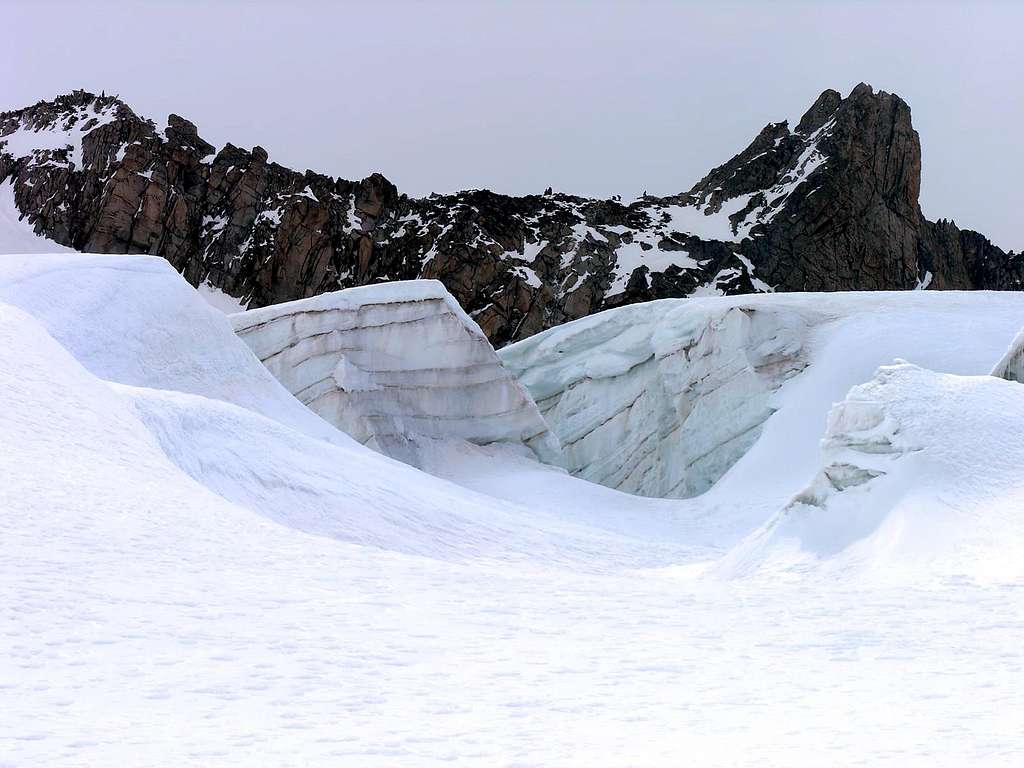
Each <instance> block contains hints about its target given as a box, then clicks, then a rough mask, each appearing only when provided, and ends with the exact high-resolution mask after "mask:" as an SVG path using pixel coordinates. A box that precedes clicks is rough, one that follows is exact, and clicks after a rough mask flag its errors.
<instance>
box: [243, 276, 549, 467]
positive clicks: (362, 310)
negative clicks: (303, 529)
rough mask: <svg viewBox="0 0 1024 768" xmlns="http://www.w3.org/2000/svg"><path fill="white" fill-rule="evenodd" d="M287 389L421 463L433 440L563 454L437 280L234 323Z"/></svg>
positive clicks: (287, 306) (339, 296) (281, 307)
mask: <svg viewBox="0 0 1024 768" xmlns="http://www.w3.org/2000/svg"><path fill="white" fill-rule="evenodd" d="M231 321H232V324H233V325H234V328H235V331H236V333H237V334H238V335H239V336H240V337H241V338H242V339H243V340H244V341H245V342H246V343H247V344H248V345H249V347H250V348H251V349H252V350H253V351H254V352H255V353H256V356H257V357H259V359H260V360H262V361H263V363H264V364H265V365H266V366H267V368H269V369H270V371H271V372H272V373H273V374H274V376H276V377H277V379H278V380H279V381H280V382H281V383H282V384H284V386H285V388H286V389H288V390H289V391H290V392H291V393H292V394H294V395H295V396H296V397H297V398H298V399H299V400H300V401H302V402H303V403H305V404H306V405H307V406H309V408H311V409H312V410H313V411H315V412H316V413H317V414H319V415H320V416H321V417H323V418H324V419H326V420H327V421H329V422H330V423H331V424H334V425H335V426H337V427H339V428H340V429H342V430H344V431H345V432H347V433H348V434H350V435H352V436H353V437H354V438H356V439H357V440H359V441H360V442H362V443H364V444H366V445H368V446H370V447H372V448H374V449H376V450H378V451H380V452H382V453H384V454H387V455H389V456H392V457H394V458H397V459H400V460H402V461H405V462H407V463H410V464H414V465H417V466H418V465H419V464H420V463H421V461H420V458H421V451H422V450H423V448H424V446H425V445H426V444H427V443H426V442H425V441H428V440H431V439H442V440H446V439H457V440H467V441H469V442H472V443H476V444H481V445H486V444H490V443H505V444H512V445H516V446H521V447H522V448H523V449H524V450H526V451H528V452H529V453H530V454H531V455H535V456H537V457H539V458H542V459H545V460H547V461H553V460H554V457H555V455H556V454H557V451H558V446H557V442H556V441H555V440H554V438H553V437H552V435H551V433H550V432H549V430H548V428H547V424H546V423H545V421H544V419H543V417H542V416H541V414H540V412H539V411H538V409H537V406H536V405H534V403H533V401H532V400H531V398H530V396H529V395H528V394H527V392H526V391H525V389H524V388H523V387H522V385H520V384H519V382H517V381H516V379H515V378H514V377H513V376H511V375H510V374H509V373H508V371H506V370H505V368H504V366H503V365H502V363H501V361H500V360H499V358H498V356H497V355H496V354H495V352H494V349H493V348H492V347H491V345H490V343H489V342H488V341H487V338H486V337H485V336H484V335H483V334H482V333H481V332H480V329H479V328H478V327H477V325H476V323H474V322H473V321H472V320H471V319H470V318H469V317H468V316H467V315H466V314H465V313H464V312H463V311H462V309H461V308H460V307H459V305H458V303H457V302H456V301H455V300H454V299H453V298H452V297H451V295H450V294H449V293H448V292H447V291H446V290H445V288H444V286H443V285H442V284H441V283H440V282H438V281H436V280H414V281H406V282H394V283H381V284H379V285H370V286H363V287H360V288H350V289H348V290H344V291H337V292H334V293H329V294H323V295H320V296H316V297H313V298H310V299H302V300H300V301H293V302H287V303H284V304H277V305H274V306H271V307H265V308H262V309H257V310H250V311H248V312H244V313H240V314H237V315H232V316H231Z"/></svg>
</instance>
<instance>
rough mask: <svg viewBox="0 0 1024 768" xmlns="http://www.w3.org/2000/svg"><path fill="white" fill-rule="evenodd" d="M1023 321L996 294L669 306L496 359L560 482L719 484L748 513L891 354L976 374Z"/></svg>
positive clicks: (630, 309) (632, 311) (790, 485)
mask: <svg viewBox="0 0 1024 768" xmlns="http://www.w3.org/2000/svg"><path fill="white" fill-rule="evenodd" d="M1022 318H1024V297H1022V296H1021V295H1019V294H1011V293H1004V294H999V293H987V292H975V293H964V292H942V293H930V292H861V293H834V294H770V295H759V296H737V297H721V298H718V297H714V298H689V299H678V300H677V299H668V300H663V301H655V302H650V303H647V304H636V305H631V306H627V307H622V308H619V309H614V310H610V311H607V312H602V313H599V314H596V315H592V316H590V317H587V318H583V319H581V320H577V321H575V322H572V323H567V324H566V325H563V326H560V327H558V328H554V329H551V330H549V331H546V332H544V333H541V334H538V335H536V336H534V337H532V338H530V339H527V340H525V341H522V342H519V343H517V344H514V345H512V346H509V347H506V348H505V349H503V350H501V351H500V352H499V355H500V356H501V358H502V360H503V361H504V362H505V364H506V366H508V367H509V369H510V370H512V371H513V372H514V373H515V374H516V375H517V376H518V377H519V379H520V381H522V382H523V384H525V385H526V387H527V389H528V390H529V391H530V393H531V394H532V395H533V396H534V398H535V399H536V401H537V403H538V405H539V406H540V409H541V412H542V413H543V415H544V418H545V420H546V421H547V423H548V424H549V425H550V427H551V429H552V430H553V431H554V432H555V434H556V435H557V437H558V439H559V441H560V442H561V444H562V446H563V453H562V455H561V457H560V459H559V462H558V463H559V464H560V466H563V467H564V468H566V469H567V470H568V471H570V472H571V473H572V474H574V475H577V476H579V477H582V478H585V479H588V480H591V481H593V482H597V483H601V484H603V485H608V486H610V487H612V488H617V489H619V490H624V491H628V492H631V493H638V494H643V495H649V496H659V497H692V496H695V495H697V494H701V493H703V492H705V491H707V490H708V489H709V488H711V487H712V486H713V485H714V484H715V483H717V482H719V481H720V480H722V479H723V478H726V477H728V482H727V486H728V488H725V489H722V490H723V492H724V493H723V494H719V495H720V496H721V501H722V503H723V505H725V506H729V504H730V500H729V498H727V497H728V496H729V494H730V493H731V490H730V489H732V490H734V491H735V492H736V493H737V494H738V495H739V496H740V497H742V498H743V506H744V507H746V508H749V507H750V504H751V502H752V499H754V500H756V499H757V498H758V497H764V498H765V499H768V498H771V499H772V500H773V501H774V502H777V503H784V500H785V499H786V498H788V497H789V496H791V495H792V493H793V492H795V490H796V489H797V488H798V487H799V485H800V484H801V483H803V482H805V478H806V476H807V473H809V472H810V471H813V467H814V465H815V462H816V461H817V454H816V449H817V441H818V439H819V438H820V436H821V430H822V428H823V426H824V423H825V417H826V414H827V413H828V409H829V408H830V407H831V405H832V403H834V402H835V401H836V400H838V399H840V398H842V397H843V396H844V395H845V393H846V392H847V391H848V390H849V388H850V387H851V386H853V385H855V384H857V383H859V382H862V381H864V380H865V378H867V377H868V376H870V375H871V373H872V372H873V371H874V370H875V369H876V368H877V367H878V366H879V365H884V364H886V363H890V362H892V360H893V359H894V358H896V357H902V358H906V359H910V360H912V361H913V362H915V363H918V364H920V365H923V366H926V367H929V368H934V369H937V370H942V371H946V372H950V373H965V374H980V373H985V372H987V371H988V370H989V369H990V366H991V360H992V359H994V358H995V357H996V356H998V355H999V354H1001V352H1002V351H1003V350H1004V349H1005V348H1006V343H1007V340H1008V339H1010V338H1012V336H1013V335H1014V334H1015V333H1016V331H1017V330H1018V328H1019V326H1020V324H1021V319H1022ZM750 452H753V456H752V457H751V459H750V460H749V461H748V460H746V457H747V455H748V453H750ZM801 473H803V474H801ZM780 494H781V495H780ZM733 506H734V507H736V506H737V505H735V504H733ZM777 508H778V507H777V506H776V507H774V509H777ZM763 519H764V518H762V520H763Z"/></svg>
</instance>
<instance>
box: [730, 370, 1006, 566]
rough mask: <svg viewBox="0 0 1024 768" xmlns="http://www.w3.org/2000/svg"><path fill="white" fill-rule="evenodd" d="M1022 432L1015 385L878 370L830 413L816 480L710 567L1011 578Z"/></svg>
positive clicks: (923, 372)
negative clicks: (715, 564)
mask: <svg viewBox="0 0 1024 768" xmlns="http://www.w3.org/2000/svg"><path fill="white" fill-rule="evenodd" d="M965 414H969V417H967V418H965ZM1022 432H1024V390H1022V389H1021V388H1020V387H1018V386H1017V385H1015V384H1011V383H1009V382H1006V381H1003V380H1000V379H996V378H993V377H989V376H954V375H950V374H940V373H935V372H933V371H929V370H926V369H923V368H919V367H917V366H914V365H910V364H907V363H900V364H896V365H892V366H885V367H882V368H880V369H879V370H878V371H877V373H876V374H875V376H874V378H873V379H872V380H871V381H869V382H868V383H866V384H862V385H859V386H856V387H854V388H853V389H851V390H850V392H849V394H848V395H847V397H846V399H845V400H843V401H842V402H840V403H838V404H837V405H836V406H835V407H834V408H833V409H832V411H831V413H830V414H829V420H828V427H827V430H826V433H825V438H824V440H823V441H822V454H823V460H822V468H821V470H820V471H819V472H818V474H817V476H816V477H815V478H814V480H813V482H812V483H811V484H810V485H809V486H808V487H807V488H806V489H804V490H803V491H802V492H801V493H799V494H798V495H797V496H796V497H795V498H794V499H793V500H792V502H790V503H789V504H788V505H787V506H786V507H785V509H783V510H782V511H781V512H780V513H779V514H777V515H776V516H775V517H774V518H773V519H772V520H770V521H769V522H768V523H767V524H766V525H765V526H763V527H762V528H761V529H759V530H758V531H756V532H755V533H753V534H752V535H751V536H750V537H748V539H746V540H745V541H744V542H742V543H741V544H740V545H739V546H738V547H736V548H735V550H733V551H732V552H731V553H730V554H729V555H728V556H726V558H724V560H723V561H722V562H721V563H720V564H719V565H718V566H717V567H716V570H717V571H718V572H719V573H721V574H723V575H729V576H746V575H751V574H755V573H762V574H763V573H765V572H784V573H790V574H797V573H805V572H811V571H813V572H821V573H826V574H833V575H835V574H842V575H844V576H848V575H850V574H852V573H857V574H871V575H875V576H878V577H884V578H902V577H906V576H910V577H918V576H927V575H932V576H934V575H939V576H942V577H946V578H948V577H951V576H952V577H961V576H962V577H967V578H975V579H981V580H988V579H993V580H999V581H1004V580H1016V579H1019V578H1021V576H1024V517H1022V516H1021V514H1020V510H1021V509H1022V508H1024V477H1021V475H1020V471H1019V468H1020V466H1021V462H1022V461H1024V442H1022V441H1021V440H1020V439H1019V435H1020V434H1022Z"/></svg>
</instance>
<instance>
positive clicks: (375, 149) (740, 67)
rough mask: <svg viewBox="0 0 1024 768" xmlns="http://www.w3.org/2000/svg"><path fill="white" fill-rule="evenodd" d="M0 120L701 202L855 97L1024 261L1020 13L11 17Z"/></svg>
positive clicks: (860, 7) (12, 13) (757, 9)
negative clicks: (122, 112) (112, 128)
mask: <svg viewBox="0 0 1024 768" xmlns="http://www.w3.org/2000/svg"><path fill="white" fill-rule="evenodd" d="M3 17H4V18H5V19H6V21H7V22H9V24H10V26H9V27H8V30H9V31H8V34H7V35H6V36H5V41H4V44H3V46H0V72H2V73H3V75H2V78H0V109H3V108H15V107H19V106H24V105H27V104H29V103H32V102H34V101H38V100H39V99H43V98H49V97H51V96H53V95H54V94H56V93H57V92H64V91H68V90H72V89H74V88H87V89H90V90H95V91H100V90H106V91H107V92H115V93H119V94H120V95H121V97H122V98H123V99H125V100H126V101H127V102H128V103H129V104H131V105H132V106H133V108H135V110H136V111H137V112H139V113H141V114H143V115H145V116H147V117H150V118H153V119H154V120H156V121H157V122H158V123H159V124H161V125H163V124H164V123H163V121H164V120H165V119H166V117H167V114H168V113H169V112H177V113H179V114H181V115H183V116H185V117H187V118H189V119H191V120H193V121H194V122H195V123H197V125H198V126H199V130H200V133H201V135H202V136H203V137H204V138H206V139H207V140H208V141H210V142H212V143H215V144H217V145H221V144H223V143H224V142H226V141H232V142H234V143H236V144H239V145H242V146H252V145H255V144H260V145H262V146H264V147H266V148H267V150H268V151H269V152H270V155H271V158H272V159H274V160H277V161H278V162H281V163H283V164H285V165H289V166H292V167H295V168H299V169H304V168H312V169H314V170H318V171H323V172H326V173H330V174H332V175H335V176H343V177H346V178H361V177H362V176H365V175H366V174H368V173H370V172H372V171H381V172H382V173H384V174H385V175H386V176H387V177H388V178H390V179H391V180H392V181H394V182H395V183H396V184H397V185H398V186H399V188H400V189H401V190H403V191H405V192H408V193H409V194H412V195H424V194H427V193H429V192H432V191H436V192H450V191H455V190H458V189H463V188H467V187H488V188H490V189H494V190H496V191H500V192H508V193H513V194H521V193H527V192H539V191H541V190H543V189H544V187H547V186H549V185H551V186H554V187H555V188H556V189H557V190H560V191H565V192H572V193H577V194H582V195H597V196H609V195H613V194H621V195H623V197H627V198H628V197H632V196H634V195H636V194H639V193H640V192H642V191H644V190H647V191H648V192H650V193H652V194H671V193H675V192H679V191H682V190H685V189H688V188H689V187H690V186H691V185H692V184H693V183H694V182H695V181H696V180H697V179H699V178H700V177H701V176H703V175H704V173H705V172H706V171H707V170H709V169H710V168H711V167H712V166H714V165H718V164H719V163H721V162H723V161H725V160H726V159H728V158H729V157H731V156H732V155H733V154H734V153H735V152H738V151H739V150H740V149H742V148H743V147H744V146H746V144H747V143H748V142H749V141H750V139H752V138H753V136H754V135H755V134H756V133H757V131H758V130H759V129H760V128H761V127H763V126H764V125H765V124H766V123H768V122H774V121H776V120H782V119H786V118H789V119H791V120H792V119H794V118H797V117H798V116H799V115H800V114H801V113H802V111H803V110H804V109H805V108H806V107H807V106H809V105H810V104H811V102H812V101H813V100H814V98H815V97H816V96H817V95H818V93H820V92H821V91H822V90H823V89H825V88H829V87H831V88H836V89H837V90H839V91H841V92H843V93H844V95H845V94H846V93H848V92H849V90H850V89H851V88H852V87H853V86H854V85H856V84H857V83H858V82H859V81H861V80H863V81H866V82H868V83H871V84H872V85H873V86H875V88H876V89H882V90H886V91H890V92H895V93H898V94H899V95H900V96H902V97H903V98H904V99H906V100H907V102H909V104H910V105H911V108H912V109H913V115H914V124H915V127H916V128H917V130H918V132H919V133H920V134H921V142H922V146H923V155H924V170H923V191H922V207H923V209H924V212H925V214H926V215H927V216H928V217H929V218H933V219H934V218H939V217H947V218H953V219H955V220H956V222H957V223H958V224H959V225H960V226H963V227H970V228H974V229H978V230H979V231H981V232H983V233H985V234H986V235H988V236H989V237H990V238H992V240H993V241H994V242H995V243H996V244H998V245H1000V246H1002V247H1004V248H1013V249H1017V250H1020V249H1022V248H1024V216H1022V214H1021V211H1022V208H1024V193H1022V191H1021V190H1022V180H1024V152H1022V151H1021V146H1020V143H1021V135H1022V133H1024V45H1022V43H1021V40H1022V38H1021V30H1022V29H1024V4H1021V3H1014V2H963V3H953V2H941V1H939V2H928V3H924V2H887V3H877V2H853V1H852V0H847V1H845V2H843V1H835V0H833V1H832V2H828V1H827V0H826V1H824V2H816V3H811V2H766V1H762V2H700V3H698V2H676V3H656V2H585V1H584V0H563V1H562V2H548V3H535V2H505V3H499V2H486V1H485V0H479V1H477V2H471V1H470V0H462V1H460V2H454V1H452V0H448V1H445V0H432V2H411V1H407V2H387V1H386V0H378V1H377V2H371V1H368V0H360V2H352V3H348V2H334V3H327V2H302V1H300V0H292V1H291V2H285V1H284V0H275V2H230V1H224V2H214V1H213V0H211V1H210V2H199V1H198V0H165V1H164V2H124V1H120V0H118V1H115V0H109V1H107V2H99V1H97V0H81V1H80V2H73V3H62V2H46V1H45V0H5V2H4V12H3Z"/></svg>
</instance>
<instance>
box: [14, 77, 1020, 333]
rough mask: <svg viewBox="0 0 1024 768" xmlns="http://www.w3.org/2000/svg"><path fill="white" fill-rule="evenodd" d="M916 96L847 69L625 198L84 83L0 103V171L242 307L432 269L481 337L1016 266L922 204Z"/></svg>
mask: <svg viewBox="0 0 1024 768" xmlns="http://www.w3.org/2000/svg"><path fill="white" fill-rule="evenodd" d="M920 176H921V151H920V141H919V139H918V135H917V132H916V131H915V130H914V129H913V127H912V124H911V119H910V108H909V107H908V106H907V104H906V103H905V102H903V101H902V100H901V99H900V98H899V97H898V96H895V95H892V94H888V93H885V92H882V91H879V92H875V91H874V90H873V89H872V88H870V87H869V86H867V85H864V84H861V85H859V86H857V87H856V88H854V89H853V91H852V92H851V93H850V94H849V95H848V96H847V97H846V98H843V97H842V96H841V95H840V94H839V93H838V92H836V91H833V90H828V91H825V92H824V93H822V94H821V96H819V97H818V99H817V100H816V101H815V102H814V104H813V105H812V106H811V107H810V109H808V110H807V112H806V113H805V114H804V115H803V117H802V118H801V119H800V121H799V122H798V123H797V125H796V127H795V128H790V126H789V124H788V123H786V122H781V123H771V124H769V125H767V126H766V127H765V128H764V129H763V130H762V131H761V132H760V133H759V134H758V136H757V137H756V138H755V139H754V141H753V142H752V143H751V144H750V146H749V147H747V148H746V149H745V150H743V151H742V152H740V153H739V154H738V155H736V156H735V157H734V158H732V159H731V160H729V161H728V162H727V163H725V164H723V165H721V166H719V167H717V168H715V169H713V170H712V171H711V172H710V173H709V174H708V175H707V176H705V177H704V178H703V179H702V180H700V181H699V182H698V183H697V184H696V185H694V186H693V188H692V189H690V191H688V192H685V193H681V194H678V195H672V196H667V197H654V196H649V195H645V196H643V197H641V198H639V199H637V200H635V201H633V202H630V203H628V204H627V203H623V202H622V201H621V200H618V199H612V200H596V199H590V198H583V197H577V196H572V195H565V194H558V193H552V192H551V191H550V190H549V191H548V192H546V193H545V194H542V195H527V196H524V197H511V196H507V195H501V194H497V193H494V192H490V191H487V190H468V191H463V192H458V193H455V194H450V195H432V196H430V197H427V198H422V199H416V198H411V197H408V196H406V195H403V194H401V193H400V192H399V191H398V189H397V188H396V187H395V186H394V185H393V184H392V183H391V182H389V181H388V180H387V179H386V178H385V177H384V176H382V175H380V174H373V175H371V176H369V177H367V178H365V179H362V180H361V181H350V180H345V179H335V178H332V177H330V176H326V175H323V174H319V173H315V172H313V171H310V170H306V171H304V172H301V173H300V172H298V171H294V170H291V169H288V168H285V167H283V166H281V165H279V164H277V163H273V162H271V161H270V160H269V158H268V156H267V152H266V151H265V150H263V149H262V148H261V147H254V148H253V149H252V150H247V149H242V148H239V147H236V146H234V145H232V144H227V145H226V146H225V147H223V148H222V149H221V150H220V151H215V148H214V147H213V146H212V145H211V144H209V143H208V142H206V141H205V140H203V139H202V138H201V137H200V136H199V132H198V130H197V128H196V126H195V125H194V124H192V123H191V122H189V121H188V120H185V119H184V118H181V117H179V116H177V115H171V116H170V117H169V118H168V124H167V126H166V127H165V128H163V129H159V128H157V126H156V124H155V123H153V122H152V121H150V120H146V119H144V118H142V117H140V116H138V115H136V114H135V113H134V112H133V111H132V110H131V108H130V107H129V106H128V105H127V104H125V103H124V102H122V101H120V100H119V99H117V98H116V97H112V96H106V95H103V94H101V95H100V96H95V95H93V94H91V93H86V92H84V91H75V92H73V93H71V94H68V95H64V96H60V97H57V98H56V99H54V100H52V101H43V102H39V103H37V104H35V105H33V106H31V107H26V108H24V109H20V110H15V111H12V112H6V113H2V114H0V184H4V183H10V184H12V185H13V189H14V199H15V204H16V206H17V208H18V210H19V211H20V212H21V213H22V214H23V215H24V216H25V217H27V219H28V221H29V222H30V223H31V224H32V225H33V226H34V228H35V231H36V232H37V233H40V234H43V235H45V236H47V237H49V238H51V239H53V240H55V241H57V242H58V243H61V244H63V245H67V246H70V247H73V248H76V249H78V250H82V251H91V252H98V253H149V254H156V255H160V256H163V257H164V258H166V259H167V260H168V261H170V262H171V264H173V265H174V267H175V268H176V269H177V270H179V271H180V272H181V273H182V274H184V276H185V277H186V279H188V280H189V282H191V283H192V284H193V285H200V284H202V283H208V284H210V285H212V286H214V287H216V288H219V289H221V290H223V291H224V292H226V293H228V294H230V295H231V296H234V297H238V298H240V299H242V300H243V301H244V302H245V303H246V304H247V305H248V306H249V307H261V306H266V305H270V304H276V303H280V302H283V301H291V300H295V299H299V298H306V297H310V296H314V295H317V294H320V293H324V292H327V291H333V290H337V289H339V288H347V287H352V286H357V285H365V284H371V283H376V282H383V281H391V280H404V279H414V278H435V279H438V280H440V281H441V282H442V283H443V284H444V285H445V287H446V288H447V289H448V290H449V291H450V292H451V293H452V294H453V295H454V296H455V298H456V299H457V300H458V301H459V303H460V304H461V305H462V306H463V307H465V309H466V311H467V312H469V314H470V315H471V316H472V317H473V319H474V320H475V321H476V322H477V323H478V324H479V325H480V327H481V328H482V329H483V331H484V332H485V333H486V334H487V336H488V338H489V339H490V340H491V341H492V343H494V344H495V345H496V346H502V345H504V344H506V343H508V342H511V341H516V340H519V339H523V338H526V337H528V336H530V335H532V334H534V333H536V332H538V331H541V330H544V329H546V328H550V327H552V326H555V325H559V324H561V323H563V322H565V321H568V320H573V319H576V318H579V317H583V316H586V315H589V314H592V313H594V312H597V311H600V310H602V309H607V308H610V307H615V306H621V305H624V304H630V303H635V302H638V301H648V300H651V299H657V298H670V297H685V296H693V295H716V294H720V295H732V294H740V293H751V292H765V291H772V290H778V291H809V290H817V291H832V290H861V289H886V290H890V289H912V288H915V287H929V288H962V289H972V288H985V289H1016V288H1020V287H1021V286H1022V285H1024V256H1022V255H1021V254H1014V253H1012V252H1011V253H1006V252H1004V251H1002V250H1001V249H999V248H997V247H996V246H994V245H992V244H991V243H990V242H989V241H988V240H987V239H986V238H984V237H983V236H982V235H980V234H978V233H976V232H972V231H969V230H961V229H959V228H958V227H957V226H956V225H955V224H954V223H952V222H949V221H944V220H940V221H938V222H930V221H928V220H927V219H925V217H924V215H923V214H922V212H921V209H920V206H919V204H918V193H919V189H920Z"/></svg>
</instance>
